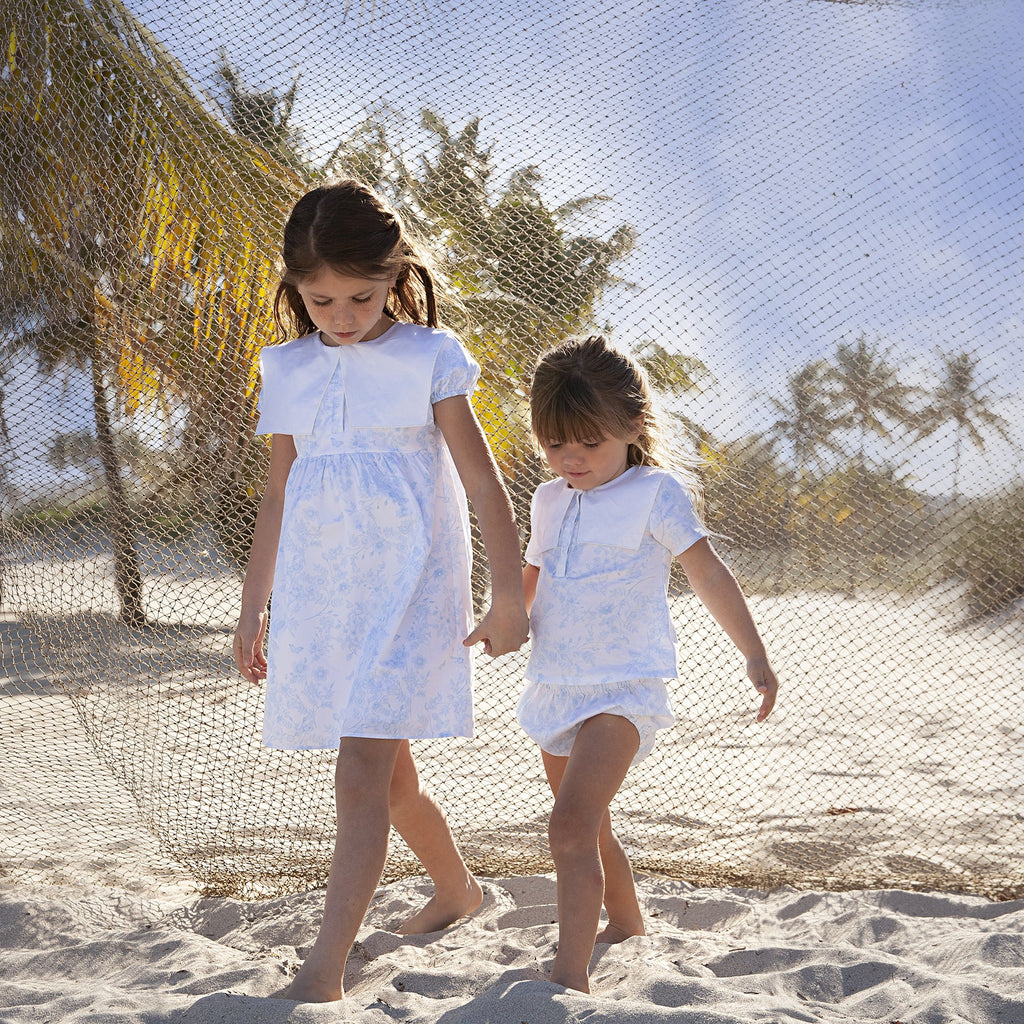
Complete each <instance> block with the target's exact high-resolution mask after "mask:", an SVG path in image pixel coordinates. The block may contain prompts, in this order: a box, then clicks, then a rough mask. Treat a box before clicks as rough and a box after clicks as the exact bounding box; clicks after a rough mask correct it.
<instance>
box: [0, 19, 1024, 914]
mask: <svg viewBox="0 0 1024 1024" xmlns="http://www.w3.org/2000/svg"><path fill="white" fill-rule="evenodd" d="M200 6H201V7H202V9H200V8H199V7H196V6H194V5H189V4H186V3H185V2H184V0H160V2H156V0H133V2H130V3H128V4H127V5H123V4H122V3H121V2H119V0H91V2H88V0H60V2H59V3H57V2H51V0H10V2H8V3H6V4H5V5H4V10H3V15H2V19H3V34H2V41H3V46H4V54H3V59H2V69H0V95H2V103H0V118H2V122H0V139H2V146H3V151H4V155H3V160H2V163H0V216H2V219H0V264H2V274H0V311H2V323H0V330H2V334H0V357H2V361H0V413H2V417H3V418H2V421H0V425H2V428H3V430H2V443H3V446H4V450H3V460H2V473H0V511H2V542H3V546H2V552H0V585H2V604H0V745H2V751H3V759H2V767H0V872H2V873H3V874H4V875H6V876H7V877H9V878H13V879H23V880H24V879H27V880H42V881H53V880H58V881H59V880H60V879H61V878H62V877H63V876H64V875H65V874H66V873H67V872H68V871H69V870H71V867H70V865H71V862H72V859H73V855H74V850H81V849H84V848H88V849H90V850H91V851H93V853H92V855H91V859H90V862H89V863H90V864H91V866H92V867H93V868H95V872H96V877H97V878H101V879H102V878H103V877H105V876H109V875H111V873H115V874H116V870H117V865H118V863H119V861H120V860H121V859H123V858H124V857H126V856H129V855H131V856H135V857H139V858H142V859H144V860H147V863H148V864H149V868H148V869H147V870H151V871H152V872H154V873H155V874H154V877H156V878H159V875H160V871H162V870H164V868H162V867H161V865H165V864H171V865H176V869H179V870H180V869H184V870H185V871H187V872H188V873H189V875H190V876H191V877H192V878H193V879H194V880H195V882H196V884H197V885H198V886H200V887H201V888H202V889H203V890H204V891H206V892H208V893H222V894H232V895H238V896H242V897H253V896H271V895H274V894H281V893H286V892H290V891H296V890H301V889H305V888H309V887H313V886H317V885H319V884H321V883H322V882H323V881H324V879H325V877H326V872H327V868H328V864H329V857H330V851H331V845H332V840H333V834H334V829H335V819H334V810H333V789H332V769H333V760H334V756H333V752H330V751H327V752H322V753H321V752H312V753H309V752H306V753H293V752H279V751H270V750H266V749H263V748H262V747H261V744H260V739H259V737H260V727H261V715H262V699H263V698H262V692H261V690H260V689H259V688H256V687H253V686H251V685H250V684H248V683H246V682H244V681H243V680H241V679H240V678H239V677H238V675H237V673H236V672H235V670H234V667H233V663H232V660H231V654H230V645H231V635H232V632H233V627H234V623H235V618H236V616H237V610H238V605H239V595H240V587H241V570H242V567H243V566H244V561H245V557H246V554H247V550H248V543H249V538H250V536H251V531H252V525H253V519H254V514H255V509H256V505H257V502H258V499H259V495H260V493H261V488H262V483H263V479H264V474H265V471H266V456H267V447H266V443H265V439H263V438H255V437H254V436H253V427H254V409H255V400H256V394H257V389H258V380H257V373H256V366H257V356H258V353H259V350H260V348H261V346H263V345H265V344H268V343H272V342H274V341H275V340H277V339H276V338H275V334H274V328H273V325H272V321H271V317H270V296H271V295H272V290H273V287H274V285H275V283H276V279H277V271H278V267H277V254H278V246H279V237H280V233H281V227H282V224H283V221H284V217H285V216H286V214H287V211H288V210H289V209H290V207H291V204H292V203H293V202H294V201H295V199H296V198H297V197H298V196H299V195H300V194H302V192H304V191H306V190H307V189H308V188H310V187H311V186H312V185H313V184H314V183H316V182H319V181H321V180H323V179H325V178H334V177H337V176H341V175H348V176H356V177H359V178H361V179H363V180H365V181H367V182H368V183H370V184H372V185H374V186H375V187H377V188H378V189H380V190H381V191H382V192H383V193H384V194H385V195H386V196H387V197H388V198H389V199H390V200H391V201H392V202H393V203H394V204H395V205H397V206H398V207H399V208H400V209H401V211H402V212H403V213H404V214H405V216H406V218H407V219H408V220H409V222H410V223H411V224H412V225H413V226H414V227H415V229H416V231H417V232H418V233H419V234H420V235H421V236H422V237H423V238H424V239H425V240H426V241H427V242H428V243H429V245H430V246H431V248H432V249H433V251H434V253H435V255H436V256H437V258H438V259H439V260H440V263H441V266H442V268H443V270H444V274H445V278H446V281H447V288H448V293H447V294H448V299H449V300H450V301H449V303H448V304H449V307H450V309H449V315H448V324H449V325H450V326H451V327H452V328H453V329H454V330H456V332H457V333H458V334H459V335H460V336H461V337H462V339H463V340H464V341H465V343H466V344H467V345H468V346H469V348H470V349H471V350H472V351H473V352H474V354H475V355H476V357H477V359H478V360H479V361H480V362H481V364H482V366H483V378H482V382H481V385H480V387H479V389H478V391H477V393H476V395H475V406H476V409H477V413H478V415H479V417H480V419H481V422H482V423H483V424H484V426H485V428H486V430H487V432H488V434H489V437H490V441H491V444H492V447H493V450H494V452H495V455H496V457H497V459H498V461H499V463H500V465H501V467H502V470H503V472H504V473H505V476H506V479H507V481H508V486H509V489H510V492H511V493H512V495H513V498H514V502H515V505H516V508H517V512H518V515H519V518H520V522H521V523H522V524H524V528H525V525H526V524H528V507H529V498H530V494H531V493H532V490H533V488H534V487H535V486H536V484H537V483H538V482H539V481H541V480H542V479H544V478H545V474H544V470H543V467H542V465H541V463H540V462H539V460H538V458H537V455H536V453H535V452H534V451H533V449H532V448H531V445H530V440H529V437H528V431H527V418H526V407H525V395H526V391H527V387H528V382H529V374H530V370H531V367H532V365H533V362H534V360H535V358H536V355H537V353H538V352H540V351H541V350H543V349H544V348H546V347H547V346H549V345H550V344H552V343H554V342H556V341H558V340H560V339H562V338H564V337H566V336H568V335H574V334H580V333H594V332H596V331H601V332H604V333H607V334H609V335H610V337H611V338H612V340H613V341H614V343H615V344H617V345H618V346H620V347H622V348H625V349H628V350H630V351H633V352H635V353H637V354H638V356H639V357H640V358H641V359H642V360H643V361H644V363H645V365H646V366H647V368H648V370H649V372H650V374H651V376H652V379H653V381H654V383H655V385H656V387H657V390H658V392H659V395H660V400H661V402H662V405H663V408H664V409H665V410H666V411H667V412H668V413H669V418H670V419H671V421H672V422H673V424H674V429H675V430H676V431H677V434H678V439H679V441H680V443H681V444H684V445H687V446H689V447H690V448H692V450H693V451H694V452H695V453H696V454H699V455H700V456H701V457H702V458H703V459H704V460H705V467H704V470H703V479H704V485H705V488H706V495H707V497H706V502H707V519H708V522H709V525H710V526H711V527H712V528H713V529H714V530H715V531H716V533H717V534H718V535H719V539H718V540H716V546H717V547H718V549H719V550H720V551H721V552H722V554H723V555H724V557H725V558H726V560H727V561H728V562H729V563H730V565H731V566H732V567H733V569H734V571H735V573H736V575H737V577H738V578H739V580H740V582H741V584H742V586H743V587H744V589H745V591H746V593H747V595H748V597H749V600H750V603H751V606H752V608H753V611H754V614H755V616H756V618H757V620H758V622H759V624H760V626H761V629H762V631H763V633H764V635H765V637H766V640H767V642H768V645H769V649H770V651H771V653H772V656H773V661H774V662H775V664H776V668H777V670H778V672H779V676H780V678H781V680H782V683H783V689H782V691H781V695H780V703H779V706H778V708H777V710H776V713H775V715H774V716H773V717H772V719H770V720H769V722H768V723H766V724H764V725H761V726H757V725H756V724H755V723H754V712H755V710H756V706H757V699H756V697H755V695H754V694H753V692H752V690H751V688H750V687H749V684H748V683H747V682H746V680H745V679H744V676H743V664H742V661H741V659H740V658H739V657H738V655H737V653H736V651H735V650H734V649H733V648H732V646H731V644H730V643H729V642H728V640H727V639H726V638H724V637H723V635H722V633H721V631H720V630H719V629H718V627H717V626H715V624H714V623H713V621H712V620H711V618H710V616H709V615H708V614H707V613H706V611H705V610H704V609H703V607H702V606H701V605H700V604H699V602H697V601H696V599H695V598H694V596H693V595H692V593H690V592H689V591H688V589H687V586H686V581H685V578H683V577H681V576H680V577H679V578H678V579H674V581H673V588H672V595H671V601H672V604H673V610H674V613H675V618H676V623H677V628H678V632H679V637H680V661H679V673H680V674H679V678H678V679H677V680H674V681H673V682H672V685H671V690H672V694H673V699H674V702H675V706H676V712H677V715H678V719H679V721H678V724H677V725H676V726H675V727H674V728H673V729H671V730H669V731H667V732H665V733H662V734H661V737H660V739H659V743H658V745H657V747H656V748H655V752H654V753H653V754H652V755H651V756H650V757H649V758H648V759H647V760H645V761H644V762H643V763H642V764H641V765H640V766H639V767H637V768H635V769H634V770H633V771H632V772H631V773H630V774H629V776H628V777H627V780H626V783H625V785H624V786H623V788H622V790H621V792H620V793H619V795H618V797H617V798H616V800H615V803H614V805H613V812H614V816H615V821H616V825H617V829H618V831H619V834H620V837H621V839H622V841H623V843H624V844H625V846H626V848H627V850H628V852H629V853H630V855H631V857H632V859H633V863H634V867H635V868H637V869H638V870H641V871H650V872H661V873H665V874H668V875H672V876H677V877H685V878H688V879H690V880H691V881H694V882H697V883H715V884H718V883H725V884H741V885H753V886H770V885H778V884H789V885H794V886H805V887H811V886H826V887H831V888H841V887H850V886H898V887H903V888H926V887H935V888H945V889H954V890H961V891H970V892H977V893H982V894H988V895H993V896H1008V895H1018V896H1019V895H1024V868H1022V864H1024V860H1022V858H1021V857H1020V851H1021V848H1022V843H1021V839H1022V829H1024V820H1022V817H1021V813H1020V803H1019V794H1020V784H1021V780H1022V778H1024V742H1022V741H1024V725H1022V722H1021V716H1020V712H1019V707H1020V675H1021V674H1020V671H1019V669H1020V666H1021V664H1022V663H1024V662H1022V653H1024V617H1022V613H1021V598H1022V596H1024V482H1022V478H1021V451H1022V442H1024V426H1022V423H1024V402H1022V399H1021V397H1020V396H1021V394H1022V393H1024V371H1022V360H1021V338H1022V335H1024V324H1022V321H1021V313H1020V310H1021V308H1022V299H1024V272H1022V271H1021V267H1022V266H1024V259H1022V257H1024V252H1022V241H1021V239H1022V238H1024V233H1022V231H1021V227H1022V224H1021V220H1022V215H1021V210H1022V209H1024V197H1022V194H1021V180H1020V174H1019V168H1020V166H1021V156H1022V154H1021V148H1020V147H1021V143H1020V139H1021V138H1022V133H1021V132H1020V131H1019V130H1014V129H1015V128H1018V129H1019V127H1020V124H1019V121H1020V116H1021V115H1020V110H1019V104H1018V102H1017V100H1018V98H1019V95H1020V88H1021V86H1022V85H1024V81H1022V79H1024V71H1022V65H1021V61H1020V54H1019V49H1018V39H1019V31H1016V32H1015V31H1012V26H1013V22H1014V21H1015V20H1016V28H1017V29H1018V30H1019V28H1020V23H1019V11H1015V8H1016V5H1015V0H1005V2H999V0H990V2H974V3H970V2H967V0H964V2H961V3H956V2H938V0H936V2H926V0H921V2H904V3H892V2H890V3H886V2H882V0H879V2H876V3H841V2H826V0H751V2H748V3H729V4H689V3H682V2H680V3H676V4H672V5H658V4H653V5H652V4H645V3H639V2H636V0H626V2H625V3H623V2H619V3H614V4H613V3H605V2H603V0H593V2H588V3H585V4H579V5H575V6H573V5H569V6H565V5H557V6H551V5H548V4H542V3H536V2H531V0H528V2H527V3H525V4H519V5H516V7H515V10H514V11H513V9H512V8H511V7H510V6H509V5H507V4H499V3H496V2H494V0H428V2H426V3H408V2H402V0H389V2H387V3H382V4H373V5H365V4H364V5H355V4H353V5H347V6H345V7H342V6H341V5H340V4H332V3H326V2H323V0H306V2H301V3H300V2H298V0H274V2H273V3H269V2H265V0H235V2H233V3H232V4H228V5H222V4H207V5H200ZM456 300H457V301H456ZM475 572H476V576H475V579H474V587H475V592H476V594H477V596H478V597H479V599H480V600H481V602H483V601H485V600H486V590H487V580H486V576H485V574H484V572H483V571H482V569H481V568H480V566H479V564H478V567H477V569H476V570H475ZM623 614H629V610H628V609H623ZM525 658H526V655H525V652H520V653H518V654H516V655H509V656H506V657H504V658H501V659H498V660H496V661H490V660H487V659H484V658H481V659H480V661H479V663H478V665H477V669H478V672H477V686H476V695H475V707H476V715H477V736H476V738H475V739H473V740H443V741H431V742H420V743H416V744H415V753H416V755H417V760H418V762H419V763H420V765H421V769H422V774H423V776H424V779H425V781H426V782H427V784H428V785H429V786H430V787H431V789H432V790H433V791H434V792H435V794H436V795H437V797H438V799H439V800H440V802H441V803H442V805H443V806H444V808H445V809H446V811H447V813H448V816H449V819H450V822H451V825H452V828H453V831H454V833H455V835H456V837H457V839H458V841H459V843H460V845H461V847H462V849H463V851H464V853H465V855H466V857H467V860H468V862H469V863H470V865H471V866H472V868H473V869H475V870H476V871H479V872H481V873H484V874H489V875H507V874H509V873H512V872H527V871H535V870H550V868H551V865H550V861H549V859H548V852H547V845H546V824H547V816H548V813H549V809H550V803H551V798H550V795H549V793H548V790H547V786H546V783H545V781H544V777H543V770H542V766H541V761H540V757H539V753H538V751H537V750H536V748H535V747H534V746H533V745H532V744H531V743H530V742H529V741H528V740H527V739H526V737H525V736H524V735H523V734H522V733H521V732H520V731H519V728H518V725H517V723H516V720H515V715H514V705H515V701H516V699H517V697H518V693H519V690H520V688H521V685H522V672H523V667H524V664H525ZM126 851H128V852H126ZM167 870H170V869H169V868H168V869H167ZM416 870H417V867H416V864H415V861H414V860H412V859H411V856H410V854H409V852H408V850H406V849H405V848H404V846H403V845H402V843H401V841H400V840H399V839H398V838H397V837H394V839H393V842H392V847H391V855H390V860H389V862H388V867H387V877H388V878H395V877H399V876H401V875H403V874H407V873H409V872H412V871H416Z"/></svg>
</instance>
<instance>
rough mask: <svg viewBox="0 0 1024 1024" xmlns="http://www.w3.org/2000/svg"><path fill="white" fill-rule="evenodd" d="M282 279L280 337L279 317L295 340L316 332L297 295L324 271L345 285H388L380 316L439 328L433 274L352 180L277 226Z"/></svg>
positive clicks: (388, 214) (393, 216) (302, 203)
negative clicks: (360, 280) (354, 281)
mask: <svg viewBox="0 0 1024 1024" xmlns="http://www.w3.org/2000/svg"><path fill="white" fill-rule="evenodd" d="M282 250H283V251H282V255H283V258H284V267H285V269H284V273H283V274H282V276H281V283H280V284H279V285H278V286H277V294H276V295H275V296H274V319H275V321H276V322H277V326H278V330H280V331H281V333H282V335H288V334H291V333H292V332H291V331H289V329H288V326H289V325H287V324H286V323H285V319H286V316H287V318H288V319H290V320H291V326H292V327H293V328H294V330H295V331H297V332H298V333H299V334H311V333H312V332H313V331H315V330H316V325H315V324H314V323H313V321H312V319H311V318H310V315H309V313H308V312H307V310H306V306H305V303H304V302H303V301H302V296H301V295H300V294H299V291H298V288H297V287H296V286H297V285H298V284H299V283H301V282H302V281H304V280H306V279H307V278H310V277H312V276H313V275H315V274H318V273H319V272H320V271H321V270H323V269H324V268H325V267H326V268H330V269H331V270H333V271H335V272H336V273H338V274H344V275H348V276H351V277H365V278H368V279H372V278H378V279H379V278H390V277H394V279H395V283H394V285H393V286H392V288H391V289H390V290H389V292H388V297H387V301H386V302H385V305H384V312H385V313H387V315H388V316H390V317H391V318H392V319H394V320H406V321H409V322H411V323H414V324H425V325H426V326H428V327H436V326H437V325H438V316H437V299H436V297H435V283H434V277H435V272H434V271H433V269H432V268H431V266H430V263H429V259H428V258H427V256H426V254H425V252H424V251H423V250H422V247H421V246H419V245H417V243H416V242H415V241H414V240H413V239H412V237H411V236H410V234H409V232H408V230H407V229H406V227H405V226H404V225H403V223H402V220H401V218H400V217H399V216H398V214H397V213H396V212H395V211H394V210H392V209H391V208H390V207H389V206H388V205H387V203H385V202H384V200H383V199H382V198H381V197H380V196H379V195H377V193H376V192H374V191H373V190H372V189H371V188H369V187H368V186H366V185H363V184H362V183H361V182H358V181H354V180H351V179H349V180H345V181H339V182H337V183H335V184H333V185H323V186H321V187H320V188H315V189H313V190H312V192H307V193H306V194H305V195H304V196H303V197H302V198H301V199H300V200H299V201H298V202H297V203H296V204H295V206H294V208H293V209H292V212H291V214H290V215H289V217H288V221H287V223H286V224H285V226H284V244H283V247H282Z"/></svg>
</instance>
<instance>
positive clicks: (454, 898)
mask: <svg viewBox="0 0 1024 1024" xmlns="http://www.w3.org/2000/svg"><path fill="white" fill-rule="evenodd" d="M389 800H390V805H391V824H392V825H394V826H395V829H396V830H397V832H398V834H399V835H400V836H401V837H402V838H403V839H404V840H405V842H406V844H407V845H408V847H409V849H410V850H412V852H413V853H414V854H416V856H417V858H418V859H419V861H420V863H421V864H422V865H423V867H424V870H425V871H426V872H427V874H428V875H430V877H431V879H432V881H433V883H434V895H433V896H432V897H431V899H430V901H429V902H428V903H427V905H426V906H425V907H423V909H422V910H419V911H417V912H416V913H415V914H413V915H412V916H411V917H409V918H408V919H406V920H405V921H404V922H403V923H402V924H401V925H400V926H399V928H398V932H399V934H401V935H418V934H422V933H423V932H434V931H438V930H440V929H441V928H447V927H448V925H450V924H452V923H453V922H454V921H457V920H458V919H459V918H460V917H463V916H464V915H466V914H471V913H472V912H473V911H474V910H476V908H477V907H479V906H480V904H481V902H482V901H483V892H482V891H481V889H480V886H479V885H478V884H477V880H476V879H475V878H474V877H473V876H472V875H471V874H470V873H469V869H468V868H467V867H466V865H465V862H464V861H463V859H462V855H461V854H460V853H459V849H458V847H457V846H456V845H455V839H454V838H453V837H452V833H451V829H449V828H448V821H447V819H446V818H445V816H444V812H443V811H442V810H441V808H440V807H439V806H438V805H437V803H436V801H435V800H434V798H433V797H432V796H431V795H430V794H429V793H428V792H427V790H425V789H424V788H423V786H421V785H420V777H419V772H417V770H416V762H415V761H414V760H413V756H412V751H411V750H410V749H409V741H408V740H403V741H402V744H401V746H400V747H399V750H398V757H397V759H396V761H395V771H394V774H393V775H392V777H391V791H390V794H389Z"/></svg>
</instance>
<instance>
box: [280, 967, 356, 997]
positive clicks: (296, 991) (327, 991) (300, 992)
mask: <svg viewBox="0 0 1024 1024" xmlns="http://www.w3.org/2000/svg"><path fill="white" fill-rule="evenodd" d="M344 997H345V993H344V991H343V990H342V988H341V987H340V986H338V985H325V984H320V983H318V982H317V981H316V979H305V978H303V977H302V972H301V971H300V972H299V973H298V974H297V975H296V976H295V978H294V980H293V981H292V982H291V984H290V985H286V986H285V987H284V988H283V989H281V991H280V992H275V993H274V994H273V995H272V996H271V998H272V999H292V1000H294V1001H295V1002H296V1003H333V1002H336V1001H337V1000H339V999H343V998H344Z"/></svg>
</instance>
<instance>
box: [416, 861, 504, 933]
mask: <svg viewBox="0 0 1024 1024" xmlns="http://www.w3.org/2000/svg"><path fill="white" fill-rule="evenodd" d="M483 900H484V893H483V890H482V889H481V888H480V885H479V883H478V882H477V880H476V879H475V878H474V877H473V876H472V875H469V876H468V880H467V882H466V884H465V885H464V886H463V887H462V888H460V889H459V890H458V891H456V892H446V893H436V894H435V895H434V896H433V897H432V898H431V899H430V901H429V902H428V903H427V905H426V906H425V907H424V908H423V909H422V910H418V911H416V913H415V914H413V915H412V917H409V918H406V920H404V921H403V922H402V923H401V924H400V925H399V926H398V928H397V929H396V931H397V932H398V934H399V935H425V934H426V933H427V932H438V931H440V930H441V929H442V928H447V927H448V926H449V925H450V924H454V923H455V922H456V921H458V919H459V918H460V917H465V916H466V915H467V914H472V913H473V911H474V910H476V908H477V907H479V906H480V904H481V903H483Z"/></svg>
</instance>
